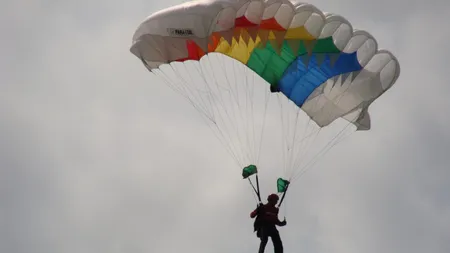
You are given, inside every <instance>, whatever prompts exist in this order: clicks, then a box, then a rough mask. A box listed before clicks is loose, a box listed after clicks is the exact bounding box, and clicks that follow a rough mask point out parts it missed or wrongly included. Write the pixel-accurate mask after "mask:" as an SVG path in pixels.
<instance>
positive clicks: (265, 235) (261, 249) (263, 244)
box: [258, 228, 269, 253]
mask: <svg viewBox="0 0 450 253" xmlns="http://www.w3.org/2000/svg"><path fill="white" fill-rule="evenodd" d="M259 238H260V239H261V243H260V244H259V251H258V253H264V250H265V249H266V245H267V242H268V241H269V235H268V233H267V229H264V228H260V237H259Z"/></svg>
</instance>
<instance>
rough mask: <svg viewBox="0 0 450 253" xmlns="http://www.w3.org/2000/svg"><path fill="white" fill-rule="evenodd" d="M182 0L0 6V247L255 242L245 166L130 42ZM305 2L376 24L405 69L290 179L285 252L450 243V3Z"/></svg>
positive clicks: (400, 249)
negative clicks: (144, 24)
mask: <svg viewBox="0 0 450 253" xmlns="http://www.w3.org/2000/svg"><path fill="white" fill-rule="evenodd" d="M180 2H181V0H167V1H156V0H145V1H144V0H127V1H105V0H99V1H92V0H90V1H87V0H77V1H70V2H69V1H25V0H18V1H12V0H10V1H8V0H7V1H2V2H1V3H0V30H1V31H2V36H1V40H0V57H1V58H0V80H1V82H0V85H1V86H0V87H1V92H0V252H2V253H80V252H83V253H100V252H104V253H119V252H120V253H122V252H123V253H125V252H127V253H129V252H133V253H144V252H169V253H171V252H195V253H203V252H204V253H222V252H256V251H257V247H258V243H259V241H258V239H257V238H256V237H255V235H254V234H253V233H252V221H251V220H250V219H249V218H248V214H249V212H250V211H251V210H252V209H253V208H254V206H255V202H254V199H253V197H252V196H251V194H250V192H249V188H248V184H246V182H245V181H243V180H242V179H241V178H240V171H239V168H237V167H236V166H235V165H234V163H233V160H232V159H231V158H230V157H229V156H228V154H227V153H226V151H225V150H224V149H223V147H222V146H221V145H220V143H219V142H218V141H217V140H216V139H215V138H214V135H213V134H212V133H211V132H209V128H208V127H207V126H206V125H205V124H204V123H203V122H202V121H201V120H199V116H198V113H197V112H196V111H195V110H194V109H192V108H191V107H189V106H187V105H189V104H188V103H187V102H186V101H185V100H183V99H182V98H181V97H180V96H178V95H177V94H175V93H174V92H173V91H172V90H170V89H169V88H167V87H166V86H165V85H164V84H162V83H159V82H158V81H156V80H157V79H155V78H153V77H151V75H150V74H149V73H148V71H147V70H146V69H145V68H144V67H143V66H142V64H141V63H140V62H139V60H138V59H137V58H136V57H134V56H133V55H132V54H131V53H130V52H129V46H130V43H131V37H132V35H133V33H134V31H135V29H136V27H137V26H138V25H139V23H140V22H141V21H142V20H143V19H144V18H145V17H146V16H148V15H150V14H151V13H153V12H155V11H157V10H159V9H162V8H165V7H169V6H171V5H175V4H177V3H180ZM311 3H313V4H315V5H316V6H317V7H319V8H320V9H321V10H323V11H327V12H334V13H338V14H341V15H343V16H344V17H346V18H347V19H348V20H349V21H350V22H351V23H352V24H353V25H354V27H355V28H359V29H365V30H368V31H369V32H371V33H372V34H373V35H374V36H375V38H377V40H378V42H379V45H380V47H382V48H386V49H389V50H391V51H392V52H393V53H394V54H395V55H396V56H397V57H398V59H399V61H400V64H401V68H402V72H401V76H400V79H399V80H398V81H397V83H396V84H395V86H394V87H393V88H392V89H391V90H390V91H389V92H387V93H386V94H385V95H384V96H382V97H381V98H380V99H379V101H377V102H376V103H374V104H373V106H372V107H371V109H370V113H371V116H372V123H373V124H372V126H373V128H372V130H371V131H369V132H365V133H362V134H354V135H352V136H351V137H350V138H349V139H348V140H347V141H345V142H343V143H341V144H340V145H339V146H338V147H336V148H335V149H333V150H332V151H331V152H329V153H328V155H327V156H326V157H324V158H323V159H322V161H321V162H320V163H319V164H318V165H317V167H316V168H315V169H314V170H311V171H310V172H308V173H307V174H305V176H304V177H302V179H301V180H299V181H298V184H297V185H296V186H295V187H293V188H292V190H291V192H290V193H289V197H288V199H287V201H286V203H287V209H286V210H285V211H284V212H285V214H286V215H287V221H288V226H286V227H284V228H281V229H280V231H281V235H282V237H283V241H284V244H285V249H286V252H303V253H316V252H320V253H380V252H383V253H391V252H392V253H394V252H395V253H423V252H430V253H447V252H450V242H449V240H448V238H450V194H449V193H450V167H449V164H450V158H449V154H450V151H449V150H450V134H449V131H448V129H449V128H450V116H449V112H448V109H449V108H450V100H449V99H448V97H449V95H450V85H449V83H450V78H449V77H448V74H447V73H448V59H449V58H450V49H449V47H448V41H449V40H450V33H449V32H448V29H447V27H446V23H448V15H449V14H450V2H449V1H447V0H431V1H416V0H391V1H388V0H379V1H375V0H373V1H371V0H341V1H325V0H322V1H311ZM272 176H273V177H272ZM275 176H276V173H275V172H274V174H269V173H268V174H265V175H264V176H262V177H263V178H262V181H263V183H264V187H265V188H264V189H263V191H264V194H266V193H268V192H269V191H271V190H272V189H273V187H272V186H269V184H273V182H274V181H275ZM271 251H272V246H271V243H269V246H268V249H267V252H271Z"/></svg>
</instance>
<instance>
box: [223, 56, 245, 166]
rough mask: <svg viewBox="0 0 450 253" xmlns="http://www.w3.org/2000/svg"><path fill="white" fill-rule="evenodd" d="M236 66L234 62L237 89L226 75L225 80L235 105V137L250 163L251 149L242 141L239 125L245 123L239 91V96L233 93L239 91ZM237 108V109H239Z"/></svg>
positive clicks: (233, 108) (233, 107) (233, 111)
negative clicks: (240, 106) (240, 107)
mask: <svg viewBox="0 0 450 253" xmlns="http://www.w3.org/2000/svg"><path fill="white" fill-rule="evenodd" d="M234 64H235V62H234V60H233V71H232V75H233V80H235V81H234V82H235V84H234V87H235V88H234V89H233V87H232V86H233V84H232V81H230V79H229V78H228V75H225V79H226V80H227V85H228V87H229V88H230V89H229V90H230V97H231V99H232V101H234V103H232V105H234V106H232V113H233V117H234V122H235V126H234V128H233V129H234V130H235V133H236V135H235V136H237V141H238V142H239V144H240V149H241V153H242V154H243V157H247V159H248V160H249V161H250V160H251V158H250V156H251V155H250V153H249V149H248V148H245V146H244V143H243V141H242V140H243V138H242V135H241V127H240V125H241V124H239V123H240V122H242V121H243V119H242V116H241V110H239V101H238V98H237V94H238V91H236V93H237V94H235V92H233V90H237V88H238V86H237V84H236V78H235V77H236V75H235V73H234V72H235V67H234ZM223 65H224V68H223V69H224V70H225V71H226V66H225V63H224V64H223ZM235 107H237V109H236V108H235ZM236 111H237V112H236ZM239 119H240V121H239Z"/></svg>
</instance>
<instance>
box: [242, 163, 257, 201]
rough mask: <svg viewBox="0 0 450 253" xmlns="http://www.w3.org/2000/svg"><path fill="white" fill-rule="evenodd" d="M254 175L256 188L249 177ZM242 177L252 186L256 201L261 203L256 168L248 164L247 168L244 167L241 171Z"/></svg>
mask: <svg viewBox="0 0 450 253" xmlns="http://www.w3.org/2000/svg"><path fill="white" fill-rule="evenodd" d="M252 175H255V178H256V187H255V185H254V184H253V182H252V180H251V179H250V176H252ZM242 177H243V178H244V179H246V178H247V179H248V182H249V183H250V185H251V186H252V188H253V190H254V191H255V193H256V196H258V201H259V203H261V194H260V191H259V178H258V168H257V167H256V165H253V164H250V165H249V166H247V167H245V168H244V169H242Z"/></svg>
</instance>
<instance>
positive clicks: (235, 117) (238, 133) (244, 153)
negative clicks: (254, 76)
mask: <svg viewBox="0 0 450 253" xmlns="http://www.w3.org/2000/svg"><path fill="white" fill-rule="evenodd" d="M219 63H221V64H223V68H222V69H223V70H224V72H225V80H226V81H227V82H226V84H227V86H228V94H229V96H230V98H229V100H230V102H232V101H233V100H234V102H235V103H236V99H235V95H234V92H233V88H232V82H231V81H230V80H229V78H228V74H227V73H226V72H227V68H226V65H225V63H222V62H220V61H219ZM233 71H234V70H233ZM217 80H218V78H216V77H215V81H216V82H217ZM220 97H221V100H222V101H223V97H222V93H220ZM235 103H231V104H230V107H231V108H230V110H231V113H232V116H233V118H232V117H231V116H230V114H231V113H230V112H228V110H227V107H226V106H225V105H224V108H225V113H226V115H227V116H228V118H229V119H230V120H229V122H233V123H234V125H231V126H230V127H231V128H232V129H233V131H234V133H235V134H234V136H237V141H238V142H239V145H238V147H239V149H240V151H239V153H240V154H241V155H242V160H245V159H244V158H245V157H246V156H247V159H248V156H249V155H248V153H246V152H245V150H243V145H242V141H241V136H240V132H239V128H238V127H239V120H238V117H237V115H236V114H237V113H236V112H235V111H236V110H235V108H234V106H233V105H234V104H235ZM236 104H237V103H236ZM230 139H231V137H230ZM243 163H244V161H243Z"/></svg>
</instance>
